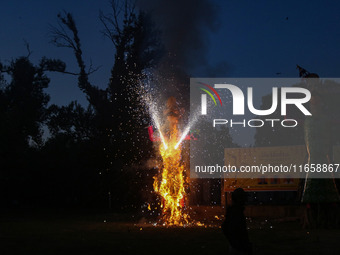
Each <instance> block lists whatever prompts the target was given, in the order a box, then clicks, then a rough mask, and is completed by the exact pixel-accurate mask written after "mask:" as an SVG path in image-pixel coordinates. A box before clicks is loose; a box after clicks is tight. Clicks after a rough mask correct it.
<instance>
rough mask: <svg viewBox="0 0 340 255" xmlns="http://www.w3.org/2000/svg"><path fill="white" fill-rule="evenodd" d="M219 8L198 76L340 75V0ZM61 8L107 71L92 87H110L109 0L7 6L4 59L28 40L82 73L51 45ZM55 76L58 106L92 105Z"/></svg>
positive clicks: (1, 16)
mask: <svg viewBox="0 0 340 255" xmlns="http://www.w3.org/2000/svg"><path fill="white" fill-rule="evenodd" d="M214 2H215V3H216V4H217V5H218V10H219V12H218V14H213V15H218V17H216V19H217V20H218V23H219V26H218V27H219V28H218V29H217V30H215V31H213V32H206V35H205V38H206V40H207V44H208V47H207V48H206V49H205V50H206V51H207V52H204V53H202V54H205V55H206V56H207V61H203V62H202V63H200V64H199V65H198V67H196V68H195V69H194V70H191V71H190V72H191V74H192V76H200V77H204V76H210V75H217V76H219V77H223V76H228V77H278V76H277V74H276V73H281V74H280V76H279V77H297V76H298V72H297V70H296V64H299V65H301V66H303V67H305V68H306V69H307V70H309V71H311V72H316V73H318V74H319V75H320V76H321V77H339V76H340V46H339V45H340V15H339V11H340V8H339V7H340V2H337V1H331V0H329V1H294V0H293V1H287V0H284V1H218V0H215V1H214ZM62 10H66V11H68V12H71V13H72V14H73V15H74V18H75V20H76V23H77V25H78V29H79V32H80V38H81V40H82V45H83V51H84V57H85V60H86V61H87V64H89V62H90V59H92V62H93V65H94V66H102V67H101V69H100V70H99V71H97V72H96V73H94V74H93V75H92V76H91V77H90V78H91V81H93V83H94V84H96V85H97V86H99V87H106V85H107V83H108V78H109V73H110V69H111V67H112V65H113V54H114V47H113V45H112V43H111V42H110V41H109V40H108V39H106V38H105V37H104V36H103V35H102V34H101V32H100V30H101V29H102V26H101V24H100V22H99V19H98V14H99V10H103V11H104V13H108V12H110V6H109V1H108V0H99V1H98V0H86V1H80V0H74V1H69V0H58V1H43V0H32V1H23V0H21V1H20V0H13V1H2V3H1V8H0V24H1V28H0V43H1V47H0V61H1V62H2V63H5V64H6V63H8V62H9V61H10V60H11V59H13V58H16V57H18V56H22V55H26V54H27V51H26V48H25V44H24V40H26V41H27V42H28V43H29V44H30V47H31V50H32V51H33V54H32V55H31V59H32V61H33V62H34V63H37V61H38V60H39V59H40V58H41V57H42V56H46V57H50V58H60V59H62V60H64V61H65V62H66V63H67V65H68V68H67V69H68V70H69V71H74V72H76V71H77V66H76V63H75V59H74V56H73V54H72V52H71V51H70V50H69V49H65V48H56V47H55V46H54V45H52V44H50V43H49V38H48V31H49V24H54V25H55V24H56V21H57V17H56V16H57V14H58V12H60V11H62ZM188 12H190V10H188ZM206 15H212V14H210V13H206ZM174 18H176V17H175V16H174ZM197 54H201V53H200V52H197ZM49 76H50V77H51V79H52V81H51V83H50V87H49V88H48V93H50V95H51V103H56V104H58V105H66V104H68V103H69V102H70V101H72V100H78V101H79V102H80V103H82V104H84V105H87V102H86V99H85V97H84V95H83V94H82V93H81V92H80V90H79V89H78V87H77V80H76V77H70V76H67V75H62V74H49ZM259 100H260V99H259Z"/></svg>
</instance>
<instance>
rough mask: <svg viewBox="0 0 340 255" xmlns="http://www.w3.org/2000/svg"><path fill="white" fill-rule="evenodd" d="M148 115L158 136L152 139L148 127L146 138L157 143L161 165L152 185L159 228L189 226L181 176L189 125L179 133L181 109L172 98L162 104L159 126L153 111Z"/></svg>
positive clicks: (185, 181)
mask: <svg viewBox="0 0 340 255" xmlns="http://www.w3.org/2000/svg"><path fill="white" fill-rule="evenodd" d="M151 112H152V115H153V119H154V124H155V126H156V128H157V129H158V132H159V136H158V137H155V136H154V135H153V128H152V127H149V136H150V139H151V140H152V141H153V142H159V145H158V146H157V149H158V150H159V154H160V156H161V161H162V162H161V166H160V167H159V171H158V174H157V175H156V176H155V177H154V183H153V188H154V191H155V192H156V193H157V194H158V195H160V197H161V202H160V207H161V209H162V212H161V217H160V219H159V220H160V222H161V223H162V224H163V225H179V226H181V225H184V224H187V223H189V215H188V214H187V213H186V212H185V204H186V188H185V187H186V186H187V183H188V177H187V176H186V174H185V164H184V162H183V156H182V146H181V143H182V141H183V140H190V139H194V137H192V136H190V135H188V133H189V126H190V125H188V127H187V128H185V129H184V131H183V132H180V131H179V123H180V121H181V118H182V116H183V109H181V108H180V107H179V105H178V103H177V101H176V98H175V97H170V98H169V99H168V100H167V102H166V106H165V109H164V111H163V120H164V124H163V125H162V126H161V125H160V121H159V119H158V118H157V114H156V113H155V111H154V110H152V111H151Z"/></svg>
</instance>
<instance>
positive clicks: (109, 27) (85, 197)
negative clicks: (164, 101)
mask: <svg viewBox="0 0 340 255" xmlns="http://www.w3.org/2000/svg"><path fill="white" fill-rule="evenodd" d="M99 18H100V21H101V22H102V24H103V32H104V34H105V35H106V36H107V37H108V38H109V39H110V40H111V41H112V43H113V47H114V48H115V54H114V55H113V56H112V58H113V59H114V65H113V67H112V70H111V76H110V77H108V86H107V88H106V89H100V88H98V87H96V86H95V85H93V84H91V82H90V81H89V75H90V74H91V73H93V72H95V71H96V69H94V68H92V67H90V68H88V67H87V66H86V65H85V62H84V60H83V54H82V49H81V38H79V36H78V28H77V26H76V22H75V21H74V19H73V17H72V15H71V14H70V13H67V12H64V13H61V14H59V15H58V23H57V25H56V26H55V27H52V28H51V33H50V35H51V38H52V42H53V43H54V44H55V45H56V46H57V47H65V48H67V49H65V50H71V51H72V52H73V54H74V57H75V59H76V61H77V63H78V67H79V71H78V72H77V73H70V72H68V71H67V67H66V64H65V63H64V62H63V61H62V60H56V59H48V58H45V57H44V58H42V59H41V61H40V62H39V63H38V64H34V63H32V62H31V61H30V58H29V56H24V57H19V58H17V59H15V60H13V61H12V62H11V63H10V64H8V65H4V64H1V63H0V70H1V76H0V84H1V89H0V120H1V121H0V189H1V190H0V201H1V206H5V207H7V208H19V209H21V208H36V207H55V208H59V207H60V208H64V207H79V208H103V209H104V208H112V209H119V210H122V209H123V210H134V209H135V208H136V207H137V206H138V205H139V203H140V201H141V198H140V197H139V196H140V194H141V193H142V192H141V190H143V189H144V188H145V184H146V183H148V182H151V183H152V175H148V176H146V174H145V173H146V172H149V173H150V171H142V170H143V167H144V168H145V166H143V165H141V164H142V163H141V162H145V161H144V160H142V159H145V158H150V157H152V155H153V150H152V144H151V142H149V140H148V137H147V129H146V127H147V125H148V124H149V123H150V121H149V117H148V116H147V115H146V113H145V111H144V112H143V111H140V109H141V102H140V97H139V91H138V86H139V80H141V79H143V77H144V70H146V69H150V68H153V67H154V66H155V65H156V64H157V63H158V61H159V60H160V59H161V57H162V56H163V52H164V51H163V47H162V43H161V40H160V39H159V38H160V37H159V32H158V31H156V30H155V28H154V26H153V23H152V21H151V18H150V16H149V15H148V14H146V13H144V12H141V11H138V10H136V9H135V7H134V5H133V4H131V3H129V4H126V1H112V13H111V14H110V15H105V14H100V17H99ZM49 72H60V73H64V75H77V77H78V87H79V89H80V90H81V91H82V92H83V93H85V95H86V97H87V99H88V102H89V106H88V107H87V108H84V107H83V106H82V105H80V104H78V103H77V102H70V104H69V105H67V106H57V105H50V106H49V105H48V103H49V99H50V97H49V95H47V94H46V93H45V92H44V89H45V88H47V87H48V85H49V82H50V79H49V78H48V73H49ZM4 75H6V78H5V77H4ZM44 132H47V133H48V134H49V135H48V137H47V139H45V140H44V139H43V135H44ZM144 170H145V169H144ZM150 178H151V180H149V179H150ZM146 179H147V180H146Z"/></svg>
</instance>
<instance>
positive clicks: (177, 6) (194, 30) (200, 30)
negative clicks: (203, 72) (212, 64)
mask: <svg viewBox="0 0 340 255" xmlns="http://www.w3.org/2000/svg"><path fill="white" fill-rule="evenodd" d="M137 3H138V5H139V7H140V8H141V9H142V10H145V11H150V12H151V14H152V17H153V18H154V21H155V23H156V26H158V27H159V29H160V30H161V32H162V39H163V43H164V45H165V47H166V50H167V60H166V61H170V63H167V64H168V65H172V66H173V67H174V68H178V69H182V70H185V71H186V72H188V71H190V70H192V69H193V68H195V67H197V66H198V65H204V64H205V63H207V52H208V49H209V37H210V34H209V33H210V32H215V31H216V30H217V29H218V14H217V10H218V8H217V5H216V4H215V3H214V2H213V1H209V0H165V1H159V0H139V1H137Z"/></svg>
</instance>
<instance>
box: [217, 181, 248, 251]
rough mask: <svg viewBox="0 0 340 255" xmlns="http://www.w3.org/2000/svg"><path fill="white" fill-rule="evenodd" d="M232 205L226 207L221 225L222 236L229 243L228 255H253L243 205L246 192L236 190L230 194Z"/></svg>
mask: <svg viewBox="0 0 340 255" xmlns="http://www.w3.org/2000/svg"><path fill="white" fill-rule="evenodd" d="M231 198H232V205H231V206H228V207H227V211H226V215H225V220H224V222H223V224H222V231H223V234H224V235H225V236H226V237H227V239H228V241H229V253H230V254H240V255H241V254H253V251H252V244H251V243H250V242H249V238H248V231H247V224H246V218H245V216H244V213H243V211H244V205H245V202H246V201H247V196H246V192H245V191H244V190H243V189H242V188H237V189H235V190H234V192H233V193H232V194H231Z"/></svg>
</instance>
